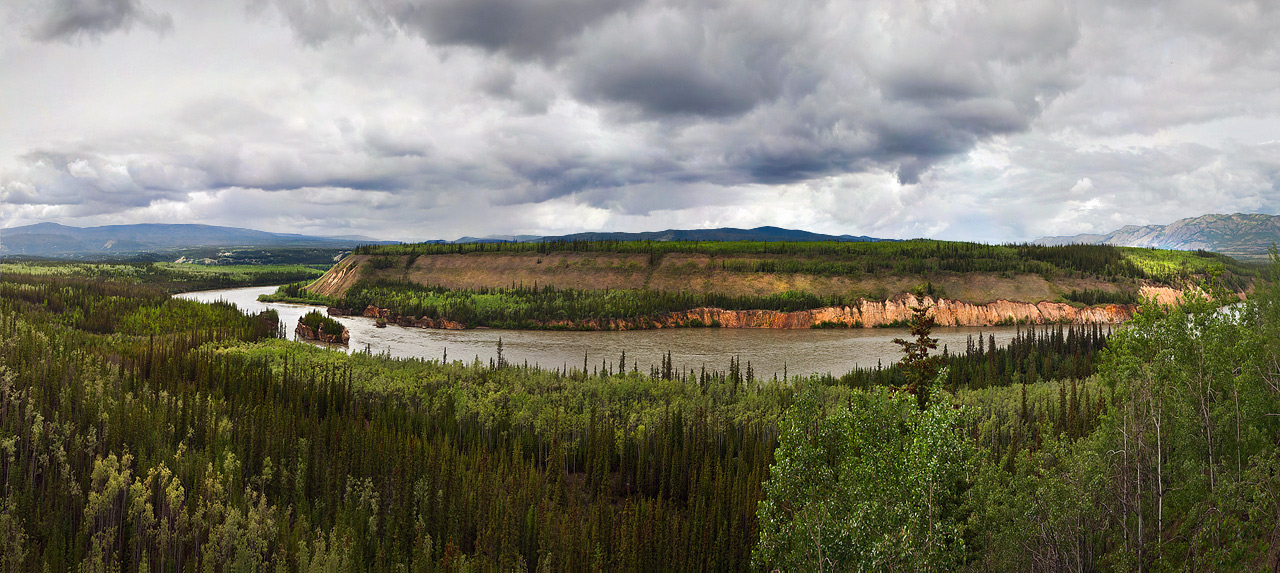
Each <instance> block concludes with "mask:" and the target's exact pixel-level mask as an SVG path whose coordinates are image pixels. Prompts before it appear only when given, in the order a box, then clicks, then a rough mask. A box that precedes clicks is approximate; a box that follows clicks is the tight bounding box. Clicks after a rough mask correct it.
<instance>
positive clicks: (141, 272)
mask: <svg viewBox="0 0 1280 573" xmlns="http://www.w3.org/2000/svg"><path fill="white" fill-rule="evenodd" d="M322 274H324V273H323V271H319V270H316V269H314V268H310V267H305V266H302V265H196V264H189V263H163V262H162V263H69V262H61V261H58V262H54V261H28V262H7V263H0V276H2V277H4V278H5V280H18V281H25V280H28V279H32V278H37V277H39V278H55V277H62V278H69V279H72V278H73V279H85V280H94V281H110V282H113V283H117V284H133V285H147V286H148V287H149V288H152V289H156V290H160V291H163V292H167V293H176V292H183V291H192V290H211V289H217V288H232V287H241V286H256V285H270V284H280V283H284V282H291V281H298V280H301V279H315V278H316V277H319V276H320V275H322Z"/></svg>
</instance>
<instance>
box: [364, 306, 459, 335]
mask: <svg viewBox="0 0 1280 573" xmlns="http://www.w3.org/2000/svg"><path fill="white" fill-rule="evenodd" d="M362 316H365V317H367V318H372V319H375V320H385V321H386V322H387V324H395V325H399V326H411V327H417V328H439V329H443V330H465V329H466V328H467V327H466V325H464V324H462V323H460V322H454V321H452V320H449V319H447V318H435V319H432V318H426V317H423V318H415V317H412V316H404V315H400V314H395V313H393V312H391V311H390V310H388V309H385V308H378V307H376V306H373V305H369V306H368V307H367V308H365V309H364V313H363V314H362Z"/></svg>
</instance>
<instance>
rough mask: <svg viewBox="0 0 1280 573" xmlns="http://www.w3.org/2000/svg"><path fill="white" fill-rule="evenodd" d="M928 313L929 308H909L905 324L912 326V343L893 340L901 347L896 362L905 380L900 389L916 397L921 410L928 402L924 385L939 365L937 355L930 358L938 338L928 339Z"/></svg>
mask: <svg viewBox="0 0 1280 573" xmlns="http://www.w3.org/2000/svg"><path fill="white" fill-rule="evenodd" d="M928 311H929V309H928V308H927V307H923V306H913V307H911V319H910V321H909V322H908V324H909V326H910V327H911V336H914V337H915V339H914V340H906V339H903V338H895V339H893V343H894V344H897V345H898V346H901V347H902V359H901V360H900V361H898V368H899V369H900V370H901V371H902V374H903V376H904V377H906V379H907V384H906V386H905V387H904V388H903V389H904V390H906V391H907V392H909V393H911V394H914V395H915V396H916V401H917V402H918V403H919V404H920V409H921V410H923V409H924V408H925V406H926V405H927V404H928V403H929V389H928V387H927V385H928V384H929V382H930V381H932V380H933V375H934V372H935V370H936V369H937V363H938V357H937V356H930V355H929V351H930V350H936V349H937V348H938V339H936V338H932V337H930V336H929V334H930V333H931V332H933V326H934V320H933V317H932V316H929V315H928Z"/></svg>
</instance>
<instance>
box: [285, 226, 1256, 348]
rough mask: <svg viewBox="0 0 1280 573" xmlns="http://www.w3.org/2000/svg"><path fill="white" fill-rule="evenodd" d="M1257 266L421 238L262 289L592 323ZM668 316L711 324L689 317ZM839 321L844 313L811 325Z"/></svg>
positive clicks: (1110, 296) (328, 301) (540, 321)
mask: <svg viewBox="0 0 1280 573" xmlns="http://www.w3.org/2000/svg"><path fill="white" fill-rule="evenodd" d="M1258 276H1259V270H1258V267H1257V266H1251V265H1246V264H1242V263H1239V262H1237V261H1234V260H1232V259H1230V258H1227V257H1224V256H1222V255H1217V254H1213V253H1207V252H1169V251H1158V250H1153V249H1135V248H1120V247H1112V246H1106V245H1068V246H1059V247H1043V246H1036V245H981V244H974V243H957V242H945V241H924V240H918V241H901V242H876V243H836V242H811V243H785V242H784V243H766V242H679V241H671V242H648V241H637V242H623V241H568V242H545V243H472V244H457V245H442V244H431V243H426V244H415V245H385V246H374V247H362V248H359V249H356V251H354V253H353V255H352V256H351V257H348V258H347V259H346V260H344V261H342V262H341V263H339V264H338V265H336V266H335V267H334V268H333V269H331V270H330V271H329V272H328V273H327V274H326V275H325V276H324V277H321V278H320V279H319V280H316V281H314V282H300V283H295V284H291V285H287V286H285V287H282V288H281V289H280V291H279V292H278V293H276V294H275V295H271V296H267V297H264V299H263V300H267V301H277V302H279V301H285V302H306V303H312V304H323V305H327V306H330V307H334V308H337V309H341V310H342V311H344V312H346V313H354V314H359V313H362V312H363V311H365V309H366V308H367V307H369V306H373V307H377V308H380V309H386V310H387V311H388V312H389V313H390V314H392V315H397V316H402V317H406V319H407V320H408V321H409V322H415V321H423V320H426V321H432V323H435V322H434V321H443V322H447V323H451V324H453V325H458V326H462V327H478V326H489V327H501V328H521V329H540V328H555V329H584V330H593V329H600V328H613V327H616V325H617V324H618V323H619V322H621V323H622V324H624V325H625V326H626V327H628V328H636V327H639V328H645V327H652V326H654V325H656V324H657V323H658V322H659V321H661V320H663V319H664V317H663V315H664V314H667V313H680V312H686V311H690V310H693V309H698V308H707V307H709V308H716V309H724V310H733V311H746V310H764V311H779V312H795V311H805V310H813V309H821V308H826V307H855V308H861V306H862V305H863V304H864V303H865V302H868V301H873V302H879V301H885V300H887V299H891V298H894V297H895V296H897V295H899V294H901V293H907V292H921V293H923V294H925V295H928V296H930V297H932V298H935V299H941V298H948V299H952V300H958V301H961V302H969V303H973V304H985V303H990V302H994V301H995V300H997V299H1007V300H1013V301H1022V302H1028V303H1037V302H1040V301H1056V302H1059V303H1067V304H1074V305H1076V306H1088V305H1107V304H1121V305H1129V307H1136V304H1137V303H1138V302H1139V301H1140V300H1141V298H1143V295H1142V294H1141V292H1140V291H1141V289H1142V288H1143V287H1164V288H1166V289H1182V288H1184V287H1188V286H1193V285H1196V284H1198V283H1199V282H1200V281H1201V280H1204V279H1206V278H1208V277H1213V280H1215V281H1216V282H1217V283H1218V284H1220V285H1222V286H1224V287H1225V288H1227V289H1229V290H1231V291H1236V292H1244V291H1246V290H1248V289H1249V288H1250V287H1251V285H1252V284H1253V282H1254V281H1255V280H1256V279H1257V278H1258ZM983 285H985V286H983ZM1125 312H1126V313H1127V312H1128V311H1127V310H1126V311H1125ZM666 322H668V323H670V322H671V320H670V319H669V318H667V319H666ZM675 324H677V325H683V326H716V324H710V323H707V322H706V321H705V320H701V319H699V320H697V321H694V320H691V319H690V320H680V319H676V321H675ZM841 325H843V326H855V325H854V324H844V323H840V324H836V323H830V324H815V325H814V326H815V327H831V326H841ZM868 326H870V324H868Z"/></svg>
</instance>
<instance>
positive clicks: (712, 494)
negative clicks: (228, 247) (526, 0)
mask: <svg viewBox="0 0 1280 573" xmlns="http://www.w3.org/2000/svg"><path fill="white" fill-rule="evenodd" d="M448 247H454V246H453V245H450V246H448ZM1277 270H1280V263H1276V264H1275V265H1274V266H1273V267H1272V274H1271V275H1269V276H1268V277H1267V278H1268V279H1270V280H1268V281H1267V282H1264V283H1259V286H1258V287H1257V288H1256V289H1255V290H1254V292H1253V295H1252V296H1251V297H1250V299H1249V300H1248V301H1247V302H1244V303H1239V304H1232V305H1229V306H1224V305H1223V303H1224V302H1227V301H1228V300H1235V299H1234V297H1231V296H1230V295H1229V294H1228V293H1227V291H1225V290H1224V289H1221V288H1214V287H1212V286H1206V289H1205V290H1206V292H1207V293H1208V296H1200V297H1197V296H1192V297H1191V298H1190V299H1189V300H1186V301H1184V304H1182V305H1180V306H1176V307H1160V306H1156V305H1154V304H1152V303H1146V304H1145V305H1144V306H1143V308H1142V311H1141V312H1140V313H1139V314H1138V315H1137V316H1136V317H1135V318H1134V319H1133V320H1132V321H1131V322H1130V323H1128V324H1126V325H1125V326H1123V327H1121V328H1118V329H1116V330H1114V331H1112V330H1108V329H1104V328H1100V327H1082V326H1075V327H1071V326H1059V325H1054V326H1052V327H1045V328H1028V329H1026V330H1024V331H1022V332H1021V333H1019V335H1018V336H1016V337H1015V338H1014V340H1013V342H1011V343H1010V344H1008V345H1007V346H1003V347H997V346H996V344H995V343H994V340H984V339H982V338H980V337H975V339H974V340H972V341H971V342H970V343H969V344H968V345H967V346H966V348H963V349H959V348H957V349H950V348H947V349H937V348H936V345H934V346H935V348H929V346H930V340H931V339H930V338H929V329H928V325H927V324H925V323H924V322H923V321H913V324H912V326H913V329H914V330H915V332H914V333H913V336H912V338H910V339H908V340H903V341H902V345H903V347H904V349H906V350H911V351H913V353H911V354H904V361H903V362H902V363H899V364H895V365H885V366H884V367H882V368H871V369H859V370H855V371H853V372H850V373H847V374H845V375H841V376H832V375H827V376H812V377H790V378H787V379H776V378H770V379H759V378H757V377H756V376H755V375H754V373H753V372H752V368H751V366H750V357H748V356H744V357H741V358H733V359H728V358H726V360H725V364H726V368H725V370H723V371H708V370H701V371H693V370H685V371H679V370H675V369H673V368H672V367H671V365H670V363H665V364H664V365H663V367H660V368H654V369H651V370H650V371H648V372H642V371H639V370H638V368H637V367H636V365H635V364H634V363H628V362H627V361H626V357H625V352H623V350H624V349H619V350H620V352H619V358H618V360H617V361H614V362H606V363H604V364H592V365H588V364H585V363H584V364H582V365H580V366H579V365H573V366H566V367H564V368H560V369H537V368H529V367H526V366H523V365H517V364H511V363H508V362H507V361H505V360H503V359H502V357H501V354H500V353H499V358H498V359H497V360H496V361H494V362H492V363H490V364H482V363H479V362H464V361H458V360H453V361H446V359H445V358H444V357H442V358H441V359H439V360H401V359H391V358H388V357H384V356H371V355H368V354H361V353H354V354H345V353H342V352H337V351H332V350H327V349H324V348H318V347H314V346H309V345H306V344H301V343H293V342H287V341H285V340H281V339H280V338H281V331H282V328H281V327H282V325H280V324H278V320H277V319H276V318H275V316H274V315H273V313H269V312H268V313H264V314H261V315H254V316H245V315H243V314H241V313H239V312H238V310H237V309H235V308H233V307H231V306H230V305H225V304H222V305H204V304H200V303H194V302H190V301H181V300H176V299H172V298H169V297H168V295H167V293H168V292H170V290H171V289H172V287H173V285H174V283H173V281H170V280H168V279H164V278H161V279H158V280H156V282H155V284H149V283H147V282H146V281H144V280H139V279H137V277H128V276H105V275H104V276H99V275H87V274H86V273H84V272H67V273H59V272H52V271H50V272H43V273H34V272H32V273H25V274H23V273H5V274H4V277H3V281H0V570H5V571H28V570H31V571H36V570H46V569H47V570H70V569H75V570H82V571H142V570H146V571H153V570H184V571H185V570H192V571H195V570H209V571H231V570H235V571H264V570H278V571H308V572H309V571H402V570H413V571H432V570H444V571H463V570H546V571H562V570H655V569H666V570H669V569H676V570H775V569H777V570H787V571H795V570H802V571H812V570H974V571H989V570H996V571H1057V570H1066V569H1071V570H1133V569H1142V570H1183V569H1193V570H1205V569H1207V570H1274V569H1275V568H1276V567H1277V566H1280V553H1278V552H1280V415H1277V414H1280V374H1277V372H1276V370H1277V369H1276V367H1275V365H1276V364H1280V280H1277V279H1280V276H1278V275H1277V274H1276V271H1277ZM240 280H253V279H252V277H250V278H248V279H245V278H241V279H240ZM289 280H298V279H289ZM921 316H923V313H921ZM912 357H914V358H912Z"/></svg>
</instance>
